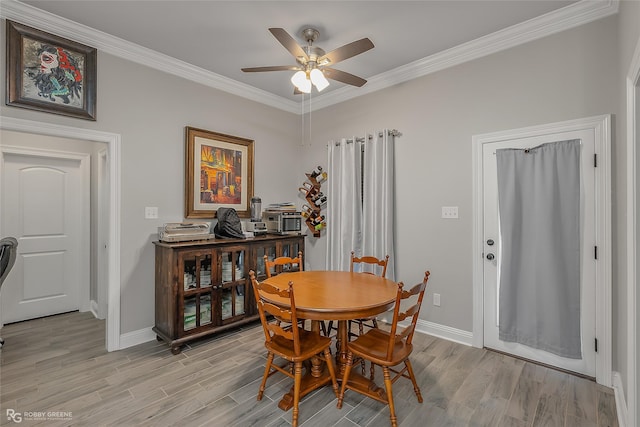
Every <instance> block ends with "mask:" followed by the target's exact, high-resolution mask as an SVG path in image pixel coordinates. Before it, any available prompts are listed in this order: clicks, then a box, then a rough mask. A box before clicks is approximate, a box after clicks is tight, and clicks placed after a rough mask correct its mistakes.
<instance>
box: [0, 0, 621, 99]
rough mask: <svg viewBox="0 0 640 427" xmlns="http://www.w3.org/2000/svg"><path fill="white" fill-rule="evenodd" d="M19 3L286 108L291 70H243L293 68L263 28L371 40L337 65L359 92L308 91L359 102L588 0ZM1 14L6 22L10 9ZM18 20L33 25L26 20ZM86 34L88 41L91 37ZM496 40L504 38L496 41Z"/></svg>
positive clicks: (334, 40)
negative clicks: (430, 62) (431, 63)
mask: <svg viewBox="0 0 640 427" xmlns="http://www.w3.org/2000/svg"><path fill="white" fill-rule="evenodd" d="M22 3H23V4H22V5H21V4H20V3H17V2H15V1H7V0H2V4H3V6H4V7H5V9H7V6H16V4H17V5H18V6H19V7H18V9H19V10H20V14H19V15H20V16H25V15H26V16H29V15H30V14H33V12H37V13H39V14H40V11H37V10H36V9H33V11H32V10H31V9H32V8H29V7H28V6H24V4H27V5H30V6H34V7H36V8H38V9H41V10H44V11H47V12H50V13H52V14H55V15H58V16H59V17H62V18H64V20H65V22H66V25H64V26H63V27H67V28H69V27H70V24H71V25H72V24H73V23H74V22H75V23H79V24H82V25H83V26H87V27H90V28H91V29H95V30H99V32H96V34H97V36H96V37H97V38H104V37H105V36H107V35H110V36H115V37H117V38H118V39H122V40H119V41H121V42H124V41H127V42H131V43H134V44H135V45H138V46H142V47H144V48H147V49H151V50H152V51H155V52H159V53H161V54H164V55H167V57H164V56H161V58H164V61H165V62H171V60H173V59H177V60H180V61H184V63H187V64H190V65H191V66H195V68H196V69H197V70H198V73H203V72H204V73H211V75H212V76H214V77H215V78H216V79H218V78H219V77H220V78H222V79H223V80H224V81H227V79H230V80H228V81H229V82H232V83H237V82H240V87H247V88H250V89H258V91H257V93H262V91H264V92H265V93H268V94H269V96H273V97H275V98H277V99H281V100H282V102H283V103H285V104H289V105H296V104H298V103H300V100H301V96H300V95H293V87H292V85H291V83H290V81H289V78H290V77H291V75H292V74H293V72H291V71H276V72H266V73H243V72H242V71H240V68H242V67H256V66H267V65H295V60H294V58H293V57H292V56H291V54H290V53H289V52H288V51H287V50H286V49H285V48H284V47H283V46H282V45H281V44H280V43H279V42H278V41H277V40H276V39H275V38H274V37H273V36H272V35H271V33H270V32H269V31H268V28H270V27H281V28H284V29H285V30H286V31H287V32H289V34H291V35H292V36H293V37H294V38H295V39H296V40H298V41H299V43H300V44H303V45H304V41H303V40H302V38H301V37H300V31H301V30H302V29H303V28H305V27H307V26H312V27H314V28H316V29H318V30H319V31H320V37H319V38H318V40H317V41H316V43H315V44H316V45H318V46H320V47H322V48H323V49H324V50H325V51H327V52H328V51H330V50H333V49H335V48H337V47H339V46H342V45H344V44H346V43H350V42H352V41H354V40H357V39H360V38H363V37H368V38H369V39H371V41H372V42H373V43H374V45H375V47H374V48H373V49H372V50H370V51H368V52H365V53H363V54H361V55H358V56H355V57H353V58H350V59H347V60H345V61H343V62H340V63H338V64H336V65H335V68H337V69H340V70H343V71H346V72H349V73H352V74H355V75H358V76H360V77H363V78H365V79H367V80H369V82H368V83H367V84H366V85H365V86H363V87H362V88H354V87H350V86H348V85H344V84H342V83H339V82H335V81H331V85H330V86H329V88H327V89H325V91H323V92H322V94H317V93H316V92H315V89H314V93H313V94H312V97H313V98H314V100H320V99H321V98H323V97H331V96H332V95H333V96H334V97H335V95H336V94H338V93H342V94H343V96H344V94H345V93H346V94H348V96H349V97H353V96H358V92H363V93H366V91H367V89H368V88H367V87H368V86H370V88H369V90H371V86H372V85H373V86H380V85H381V82H382V81H385V80H387V81H391V82H392V83H393V81H392V80H393V79H392V77H393V76H394V75H395V76H396V77H395V78H396V80H398V78H397V75H398V73H399V71H401V70H407V69H409V68H407V67H411V66H412V64H414V66H415V64H418V63H423V64H424V61H425V60H426V59H428V58H435V57H438V55H444V54H446V53H453V52H462V51H463V49H464V48H465V47H467V48H468V49H467V50H468V51H469V50H471V48H472V47H473V46H474V45H473V43H474V41H477V40H486V43H484V45H483V46H482V47H480V48H479V50H482V49H484V50H487V46H488V45H489V44H491V43H494V44H497V43H498V42H499V43H501V44H502V45H503V47H502V48H506V47H510V46H509V42H508V41H505V40H507V39H508V38H514V37H513V36H514V34H517V32H518V31H519V30H518V29H520V28H523V29H524V31H531V28H532V27H531V23H532V22H534V21H535V22H537V23H538V27H541V26H543V25H546V26H547V27H553V26H552V25H549V23H550V22H553V20H554V18H553V17H555V16H559V17H561V18H562V19H564V21H566V23H563V22H561V21H559V22H554V25H555V27H553V29H552V30H550V32H555V31H560V30H561V29H564V27H566V28H568V27H570V26H572V25H577V24H572V22H573V21H570V20H569V19H568V17H569V16H570V15H572V14H576V15H577V14H582V15H585V13H584V10H585V9H584V7H583V4H584V3H586V2H585V1H582V2H575V1H564V0H563V1H558V0H509V1H507V0H502V1H487V0H469V1H462V0H459V1H435V0H433V1H431V0H430V1H397V0H396V1H364V0H362V1H327V0H314V1H266V0H263V1H237V0H236V1H185V0H181V1H178V0H174V1H151V0H146V1H132V0H129V1H116V0H93V1H86V0H85V1H78V0H75V1H59V0H47V1H43V0H40V1H35V0H25V1H23V2H22ZM594 3H603V4H605V6H606V5H610V4H611V3H612V1H610V0H604V1H603V0H600V1H596V2H594V1H590V2H589V4H594ZM614 3H616V2H614ZM563 8H564V9H563ZM616 10H617V3H616ZM610 13H612V12H609V14H610ZM3 15H4V16H3V17H8V18H9V19H11V18H12V13H11V11H9V12H7V13H4V14H3ZM38 16H39V17H40V16H41V14H40V15H38ZM599 17H601V16H599ZM581 19H584V18H581ZM591 19H595V18H591ZM66 20H70V21H73V22H69V21H66ZM556 21H557V20H556ZM23 23H25V24H27V25H29V22H23ZM543 23H544V24H543ZM580 23H583V22H580ZM528 24H529V26H527V25H528ZM31 25H32V26H36V25H34V24H31ZM54 28H55V26H54ZM41 29H43V30H47V28H41ZM505 29H506V30H505ZM85 30H88V29H85ZM91 31H93V30H91ZM538 32H540V30H539V29H538ZM103 33H106V34H103ZM82 34H84V35H86V34H87V31H84V32H82ZM500 34H504V37H502V38H500V37H498V36H497V35H500ZM61 35H63V36H65V34H61ZM539 36H540V35H538V37H539ZM492 37H493V38H492ZM70 38H72V37H70ZM112 39H113V38H112ZM76 40H77V38H76ZM492 40H494V41H492ZM77 41H80V42H84V40H77ZM94 46H95V44H94ZM97 47H98V48H100V46H97ZM497 49H498V48H496V49H495V50H497ZM490 50H491V49H489V51H490ZM145 51H146V50H145ZM466 55H467V56H468V55H469V52H466ZM471 56H473V54H471ZM405 72H406V71H405ZM176 74H178V73H176ZM423 74H426V73H423ZM236 90H238V88H236ZM255 96H256V95H255V94H254V97H255Z"/></svg>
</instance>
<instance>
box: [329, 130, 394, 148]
mask: <svg viewBox="0 0 640 427" xmlns="http://www.w3.org/2000/svg"><path fill="white" fill-rule="evenodd" d="M387 133H388V134H389V135H391V136H397V137H400V136H402V133H401V132H400V131H399V130H398V129H390V130H389V131H387ZM378 136H383V133H382V132H378ZM371 138H373V136H372V135H367V139H371ZM356 142H364V137H360V138H356ZM352 143H353V139H347V144H352ZM338 145H340V141H336V146H338Z"/></svg>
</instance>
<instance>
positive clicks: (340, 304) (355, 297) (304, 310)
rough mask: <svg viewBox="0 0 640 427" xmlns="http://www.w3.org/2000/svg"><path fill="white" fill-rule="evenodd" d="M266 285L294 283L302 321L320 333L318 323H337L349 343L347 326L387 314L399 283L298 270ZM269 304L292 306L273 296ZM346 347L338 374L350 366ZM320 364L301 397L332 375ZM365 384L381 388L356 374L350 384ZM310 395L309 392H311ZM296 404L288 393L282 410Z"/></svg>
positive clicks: (341, 338) (314, 366) (343, 273)
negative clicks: (310, 322) (326, 321)
mask: <svg viewBox="0 0 640 427" xmlns="http://www.w3.org/2000/svg"><path fill="white" fill-rule="evenodd" d="M263 282H264V283H268V284H270V285H273V286H276V287H278V288H281V289H285V288H286V287H287V286H288V284H289V282H291V283H293V293H294V297H295V302H296V312H297V315H298V318H300V319H308V320H312V329H313V330H314V331H316V332H318V333H320V332H319V326H318V321H325V320H337V321H338V340H339V342H341V343H346V342H347V340H348V338H349V337H348V331H347V324H348V321H349V320H354V319H362V318H365V317H371V316H375V315H378V314H380V313H384V312H385V311H387V310H389V309H391V308H392V307H393V305H394V303H395V299H396V294H397V292H398V284H397V283H396V282H394V281H393V280H389V279H385V278H383V277H380V276H375V275H373V274H368V273H353V272H348V271H298V272H293V273H285V274H278V275H277V276H272V277H269V278H267V279H264V281H263ZM265 299H267V298H265ZM268 301H270V302H272V303H274V304H276V305H280V306H283V307H288V305H289V303H288V301H287V300H286V299H284V298H283V299H280V298H279V297H277V296H276V297H273V296H269V298H268ZM346 347H347V346H346V345H341V346H340V351H339V352H338V353H337V354H336V361H337V364H338V370H337V372H344V368H345V366H346V363H347V350H346ZM325 371H326V370H325V369H323V367H322V366H321V363H320V362H319V361H317V360H316V361H312V367H311V369H309V370H308V372H307V373H306V374H305V376H304V378H303V381H302V382H303V384H302V387H301V393H300V397H302V396H304V395H305V394H306V392H305V389H311V388H312V387H311V386H312V385H313V383H314V382H315V381H321V380H323V379H324V376H325V375H328V374H327V373H326V372H325ZM352 381H355V382H362V383H363V386H364V387H368V388H377V386H376V385H375V384H373V383H371V382H369V380H368V379H365V378H358V376H357V374H355V375H354V373H352V375H351V377H350V379H349V382H350V383H351V382H352ZM307 392H308V391H307ZM292 404H293V393H292V391H290V392H289V393H287V394H286V395H285V396H284V397H283V399H282V400H281V401H280V403H279V405H278V406H279V407H280V408H281V409H284V410H287V409H289V408H290V407H291V405H292Z"/></svg>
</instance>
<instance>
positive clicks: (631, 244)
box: [626, 40, 640, 426]
mask: <svg viewBox="0 0 640 427" xmlns="http://www.w3.org/2000/svg"><path fill="white" fill-rule="evenodd" d="M626 92H627V340H628V344H627V371H628V375H627V378H628V383H627V399H626V401H627V418H628V420H627V423H628V425H630V426H634V425H637V424H638V422H639V421H640V414H638V412H639V411H640V381H638V372H639V370H640V335H638V334H640V316H638V315H637V314H636V310H637V309H638V307H640V292H638V290H637V283H638V256H639V255H640V246H639V245H640V228H638V220H637V215H638V201H640V184H639V183H638V179H639V178H640V175H639V174H638V168H639V167H640V150H637V149H636V146H637V144H640V138H639V137H640V135H639V133H638V116H639V115H640V40H639V41H638V43H637V44H636V48H635V51H634V55H633V58H632V60H631V65H630V67H629V72H628V73H627V81H626Z"/></svg>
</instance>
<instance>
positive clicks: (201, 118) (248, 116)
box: [0, 20, 302, 334]
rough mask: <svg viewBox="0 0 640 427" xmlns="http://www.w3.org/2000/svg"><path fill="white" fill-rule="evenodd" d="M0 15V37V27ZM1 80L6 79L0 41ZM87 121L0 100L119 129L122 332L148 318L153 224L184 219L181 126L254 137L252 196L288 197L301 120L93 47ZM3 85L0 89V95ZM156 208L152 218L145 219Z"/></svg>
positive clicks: (9, 110) (7, 112)
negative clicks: (93, 97) (92, 100)
mask: <svg viewBox="0 0 640 427" xmlns="http://www.w3.org/2000/svg"><path fill="white" fill-rule="evenodd" d="M4 26H5V21H4V20H3V21H2V29H1V31H2V34H4V31H5V28H4ZM0 58H2V61H3V66H2V67H0V80H1V81H4V80H5V67H4V58H5V44H4V43H1V46H0ZM97 89H98V91H97V92H98V93H97V100H98V105H97V117H98V120H97V121H96V122H91V121H87V120H79V119H74V118H69V117H63V116H58V115H53V114H47V113H40V112H33V111H28V110H25V109H21V108H16V107H8V106H6V105H2V106H0V113H1V114H2V116H6V117H15V118H22V119H29V120H35V121H42V122H48V123H57V124H62V125H67V126H73V127H78V128H88V129H94V130H100V131H105V132H111V133H117V134H120V135H121V136H122V150H121V151H122V153H121V155H122V159H121V170H122V193H121V194H122V198H121V199H122V200H121V209H122V218H121V222H122V233H121V248H120V249H121V255H120V262H121V278H120V279H121V315H120V316H121V326H120V328H121V331H120V332H121V333H122V334H125V333H127V332H132V331H138V330H142V329H146V328H150V327H151V326H153V324H154V278H155V276H154V247H153V244H152V241H153V240H155V239H156V229H157V227H158V226H160V225H162V224H163V223H165V222H175V221H180V220H182V219H183V215H184V212H183V209H184V208H183V206H184V199H183V186H184V184H183V182H184V155H183V152H184V127H185V126H195V127H199V128H202V129H208V130H212V131H216V132H221V133H226V134H229V135H235V136H240V137H244V138H250V139H254V140H255V193H256V194H258V195H260V196H262V201H263V204H268V203H273V202H279V201H284V200H292V199H295V197H296V194H297V191H298V190H297V189H298V181H299V176H300V174H301V173H302V172H301V171H298V170H296V169H295V166H296V165H297V159H298V158H299V157H300V154H301V153H300V149H299V140H300V138H299V137H300V130H299V129H300V118H299V117H298V116H297V115H295V114H291V113H287V112H283V111H281V110H278V109H274V108H272V107H268V106H265V105H263V104H259V103H256V102H252V101H248V100H246V99H244V98H239V97H237V96H233V95H230V94H227V93H225V92H221V91H218V90H214V89H211V88H208V87H205V86H202V85H200V84H196V83H193V82H191V81H188V80H184V79H180V78H177V77H175V76H172V75H169V74H165V73H162V72H159V71H156V70H153V69H150V68H147V67H143V66H141V65H138V64H134V63H131V62H128V61H125V60H122V59H120V58H117V57H114V56H111V55H107V54H104V53H102V52H98V88H97ZM4 90H5V88H4V85H2V93H1V94H0V96H2V98H3V99H4V96H5V93H4ZM145 206H157V207H158V208H159V219H157V220H146V219H144V207H145Z"/></svg>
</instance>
